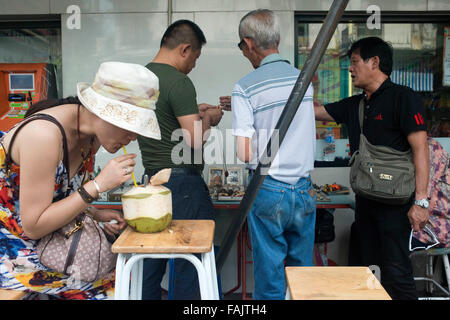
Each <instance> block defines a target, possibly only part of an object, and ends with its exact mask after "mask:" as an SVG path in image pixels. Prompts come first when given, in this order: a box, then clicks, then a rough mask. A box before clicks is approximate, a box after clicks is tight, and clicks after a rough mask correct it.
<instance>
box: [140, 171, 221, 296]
mask: <svg viewBox="0 0 450 320" xmlns="http://www.w3.org/2000/svg"><path fill="white" fill-rule="evenodd" d="M146 173H147V174H148V176H149V177H151V176H152V175H153V174H154V173H153V172H151V171H147V170H146ZM164 186H166V187H167V188H169V189H170V190H171V191H172V219H174V220H176V219H211V220H214V206H213V203H212V201H211V197H210V196H209V191H208V187H207V186H206V184H205V181H204V180H203V178H202V177H201V176H200V175H192V174H186V173H184V174H183V173H180V172H176V173H174V172H172V174H171V176H170V180H169V182H168V183H166V184H164ZM167 261H168V260H167V259H145V260H144V275H143V285H142V299H143V300H161V280H162V278H163V276H164V274H165V272H166V264H167ZM174 277H175V281H174V283H175V284H174V292H173V299H174V300H194V299H199V298H200V289H199V286H198V277H197V270H196V269H195V267H194V266H193V264H192V263H191V262H189V261H187V260H185V259H175V272H174Z"/></svg>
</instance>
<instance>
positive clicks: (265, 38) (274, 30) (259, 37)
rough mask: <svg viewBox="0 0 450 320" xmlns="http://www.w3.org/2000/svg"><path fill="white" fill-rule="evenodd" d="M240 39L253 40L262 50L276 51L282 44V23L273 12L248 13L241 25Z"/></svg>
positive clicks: (263, 10) (260, 10)
mask: <svg viewBox="0 0 450 320" xmlns="http://www.w3.org/2000/svg"><path fill="white" fill-rule="evenodd" d="M239 38H240V39H241V40H242V39H243V38H252V39H253V40H254V41H255V44H256V47H258V48H259V49H261V50H266V49H276V48H278V44H279V43H280V23H279V21H278V17H277V16H276V15H275V14H274V12H273V11H271V10H268V9H258V10H253V11H250V12H249V13H247V14H246V15H245V16H244V17H243V18H242V19H241V22H240V23H239Z"/></svg>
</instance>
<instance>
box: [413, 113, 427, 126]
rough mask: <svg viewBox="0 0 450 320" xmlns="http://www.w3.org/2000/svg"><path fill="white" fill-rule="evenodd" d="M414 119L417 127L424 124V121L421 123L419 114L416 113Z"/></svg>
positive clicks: (421, 119)
mask: <svg viewBox="0 0 450 320" xmlns="http://www.w3.org/2000/svg"><path fill="white" fill-rule="evenodd" d="M414 119H416V123H417V125H418V126H419V125H421V124H424V123H425V121H423V118H422V115H421V114H420V113H416V114H415V115H414Z"/></svg>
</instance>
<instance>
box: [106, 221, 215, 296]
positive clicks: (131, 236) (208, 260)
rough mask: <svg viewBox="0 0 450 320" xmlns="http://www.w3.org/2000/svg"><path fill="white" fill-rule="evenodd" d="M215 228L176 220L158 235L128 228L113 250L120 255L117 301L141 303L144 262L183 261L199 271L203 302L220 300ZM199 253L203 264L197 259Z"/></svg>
mask: <svg viewBox="0 0 450 320" xmlns="http://www.w3.org/2000/svg"><path fill="white" fill-rule="evenodd" d="M214 226H215V224H214V221H213V220H173V221H172V223H171V225H170V226H169V227H168V228H167V229H165V230H164V231H162V232H158V233H138V232H135V231H134V230H133V229H132V228H131V227H128V228H127V229H126V230H125V231H124V232H123V233H122V234H121V235H120V237H119V238H118V239H117V240H116V241H115V242H114V244H113V246H112V251H113V252H114V253H118V258H117V264H116V285H115V299H116V300H129V299H132V300H141V299H142V275H143V264H144V259H146V258H152V259H169V258H181V259H186V260H188V261H190V262H191V263H192V264H193V265H194V266H195V268H196V269H197V274H198V280H199V287H200V295H201V299H202V300H218V299H219V290H218V285H217V275H216V262H215V258H214V246H213V239H214ZM197 253H198V254H201V260H200V259H198V258H197V257H196V256H195V255H194V254H197ZM130 278H131V279H130ZM130 285H131V288H130Z"/></svg>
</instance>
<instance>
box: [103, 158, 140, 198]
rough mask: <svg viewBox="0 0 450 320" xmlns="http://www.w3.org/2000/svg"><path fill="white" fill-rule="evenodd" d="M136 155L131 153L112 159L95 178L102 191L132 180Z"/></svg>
mask: <svg viewBox="0 0 450 320" xmlns="http://www.w3.org/2000/svg"><path fill="white" fill-rule="evenodd" d="M135 157H136V155H135V154H133V153H130V154H126V155H123V156H119V157H117V158H114V159H111V160H110V161H109V162H108V163H107V164H106V166H105V167H104V168H103V169H102V171H101V172H100V173H99V175H98V176H97V177H96V178H95V181H96V182H97V184H98V186H99V187H100V192H104V191H108V190H111V189H114V188H115V187H117V186H120V185H121V184H122V183H124V182H126V181H128V180H130V179H131V173H132V172H133V170H134V166H135V165H136V162H135V161H134V158H135Z"/></svg>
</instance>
